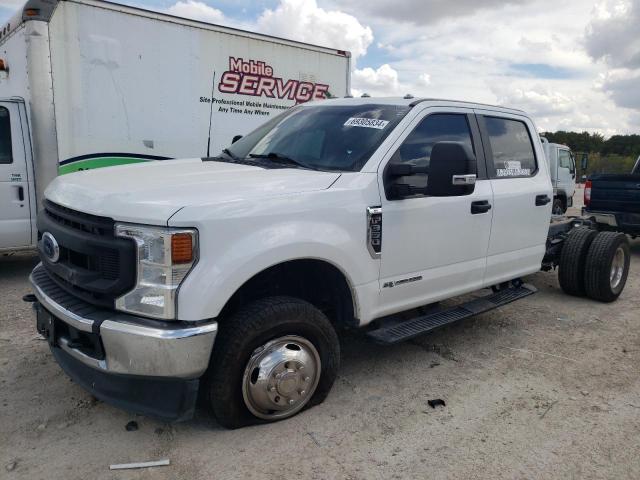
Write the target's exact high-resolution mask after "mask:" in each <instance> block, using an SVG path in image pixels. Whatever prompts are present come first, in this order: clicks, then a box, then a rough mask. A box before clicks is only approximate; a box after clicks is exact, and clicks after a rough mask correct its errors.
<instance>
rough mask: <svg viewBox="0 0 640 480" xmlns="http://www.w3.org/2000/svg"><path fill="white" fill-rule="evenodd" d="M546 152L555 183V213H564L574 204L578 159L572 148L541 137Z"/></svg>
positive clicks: (553, 209)
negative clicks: (576, 159)
mask: <svg viewBox="0 0 640 480" xmlns="http://www.w3.org/2000/svg"><path fill="white" fill-rule="evenodd" d="M540 140H542V146H543V147H544V153H545V155H546V157H547V161H548V163H549V171H550V173H551V184H552V185H553V207H552V209H551V211H552V213H553V214H554V215H564V213H565V212H566V211H567V208H569V207H571V206H573V194H574V193H575V191H576V161H575V158H574V155H573V152H571V149H570V148H569V147H567V146H566V145H561V144H559V143H549V141H548V140H547V139H546V138H544V137H540Z"/></svg>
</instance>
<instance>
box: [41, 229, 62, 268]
mask: <svg viewBox="0 0 640 480" xmlns="http://www.w3.org/2000/svg"><path fill="white" fill-rule="evenodd" d="M42 253H44V255H45V256H46V257H47V259H49V261H50V262H53V263H56V262H57V261H58V260H60V245H58V241H57V240H56V238H55V237H54V236H53V235H51V234H50V233H49V232H44V233H43V234H42Z"/></svg>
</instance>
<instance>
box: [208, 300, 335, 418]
mask: <svg viewBox="0 0 640 480" xmlns="http://www.w3.org/2000/svg"><path fill="white" fill-rule="evenodd" d="M305 362H306V363H305ZM276 364H277V366H274V365H276ZM339 364H340V344H339V342H338V336H337V335H336V332H335V330H334V328H333V326H332V325H331V323H330V322H329V320H328V319H327V317H326V316H325V315H324V314H323V313H322V312H321V311H320V310H318V309H317V308H315V307H314V306H313V305H311V304H310V303H307V302H305V301H302V300H298V299H296V298H291V297H270V298H265V299H262V300H257V301H255V302H253V303H251V304H249V305H247V306H245V307H243V308H241V309H240V310H239V311H238V312H236V313H235V314H234V315H232V316H230V317H229V318H225V319H223V320H222V321H221V322H220V331H219V333H218V337H217V338H216V341H215V345H214V348H213V354H212V357H211V365H210V367H209V371H208V372H207V376H206V378H205V388H206V396H207V400H208V403H209V405H210V406H211V409H212V410H213V414H214V415H215V417H216V419H217V420H218V422H219V423H220V424H221V425H222V426H224V427H227V428H239V427H243V426H247V425H252V424H257V423H267V422H273V421H277V420H282V419H285V418H289V417H291V416H293V415H295V414H297V413H298V412H299V411H301V410H303V409H305V408H309V407H310V406H312V405H317V404H319V403H321V402H322V401H323V400H324V399H325V398H326V396H327V395H328V393H329V391H330V390H331V387H332V385H333V382H334V381H335V379H336V376H337V372H338V367H339ZM300 367H302V368H300ZM265 379H266V380H265ZM276 402H277V403H276ZM289 402H291V403H289Z"/></svg>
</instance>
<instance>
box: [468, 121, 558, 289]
mask: <svg viewBox="0 0 640 480" xmlns="http://www.w3.org/2000/svg"><path fill="white" fill-rule="evenodd" d="M476 113H477V118H478V124H479V126H480V130H481V132H482V143H483V147H484V151H485V156H486V158H487V172H488V175H489V178H490V183H491V188H492V190H493V224H492V228H491V240H490V242H489V251H488V255H487V270H486V274H485V279H484V285H485V286H489V285H495V284H496V283H499V282H503V281H507V280H511V279H514V278H518V277H521V276H523V275H527V274H530V273H533V272H536V271H538V270H540V265H541V263H542V258H543V257H544V253H545V250H546V240H547V234H548V231H549V221H550V219H551V207H552V203H553V188H552V186H551V180H550V178H549V168H548V166H547V164H546V161H547V160H546V158H545V155H544V151H543V149H542V145H541V143H540V142H539V141H536V142H534V140H533V139H537V137H536V135H537V134H536V129H535V126H534V125H533V123H532V122H531V121H530V120H529V119H528V118H526V117H522V116H518V115H511V114H507V113H503V112H495V113H494V112H488V111H484V110H477V111H476Z"/></svg>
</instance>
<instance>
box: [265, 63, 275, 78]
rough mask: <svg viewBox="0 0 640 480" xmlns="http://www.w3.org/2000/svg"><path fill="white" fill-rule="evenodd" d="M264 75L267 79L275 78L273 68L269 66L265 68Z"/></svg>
mask: <svg viewBox="0 0 640 480" xmlns="http://www.w3.org/2000/svg"><path fill="white" fill-rule="evenodd" d="M264 74H265V75H266V76H267V77H273V68H271V67H270V66H269V65H267V66H265V67H264Z"/></svg>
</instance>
